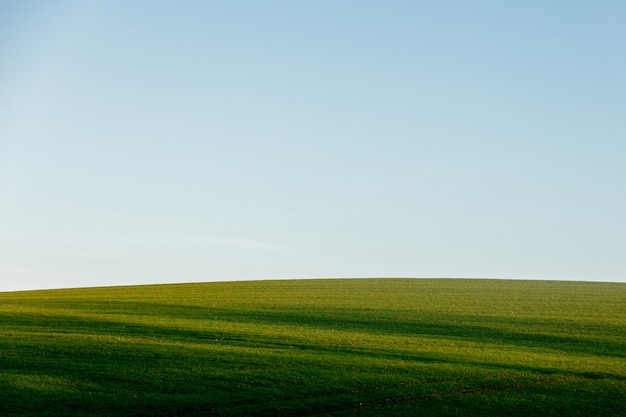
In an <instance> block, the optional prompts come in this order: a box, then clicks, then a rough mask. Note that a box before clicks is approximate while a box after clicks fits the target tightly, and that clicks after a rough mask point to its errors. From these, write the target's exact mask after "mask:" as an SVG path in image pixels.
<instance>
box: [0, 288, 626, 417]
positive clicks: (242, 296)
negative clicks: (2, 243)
mask: <svg viewBox="0 0 626 417" xmlns="http://www.w3.org/2000/svg"><path fill="white" fill-rule="evenodd" d="M153 415H154V416H157V415H163V416H312V415H316V416H353V415H359V416H387V415H390V416H395V417H399V416H421V415H423V416H525V417H527V416H539V415H541V416H559V417H563V416H581V417H589V416H603V417H606V416H626V284H619V283H588V282H553V281H510V280H460V279H335V280H332V279H331V280H321V279H320V280H294V281H244V282H219V283H203V284H180V285H154V286H135V287H109V288H88V289H70V290H51V291H26V292H12V293H0V416H4V417H7V416H116V417H122V416H153Z"/></svg>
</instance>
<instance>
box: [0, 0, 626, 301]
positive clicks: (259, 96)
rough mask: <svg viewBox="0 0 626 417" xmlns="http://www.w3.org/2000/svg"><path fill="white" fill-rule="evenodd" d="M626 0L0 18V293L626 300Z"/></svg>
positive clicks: (135, 10) (324, 4)
mask: <svg viewBox="0 0 626 417" xmlns="http://www.w3.org/2000/svg"><path fill="white" fill-rule="evenodd" d="M625 21H626V2H622V1H610V0H606V1H605V0H601V1H594V2H589V1H569V0H568V1H564V0H563V1H558V0H555V1H550V2H545V1H538V0H537V1H533V0H531V1H507V2H503V1H489V0H485V1H473V2H468V1H452V0H451V1H441V0H437V1H434V0H433V1H399V0H397V1H396V0H392V1H367V0H359V1H356V0H354V1H353V0H340V1H337V0H315V1H313V0H303V1H286V0H285V1H275V0H266V1H239V0H233V1H193V0H188V1H182V2H181V1H156V0H154V1H147V0H137V1H132V2H128V1H121V0H107V1H89V0H84V1H83V0H81V1H78V0H59V1H55V0H50V1H37V0H25V1H18V0H5V1H0V291H13V290H22V289H43V288H66V287H87V286H109V285H131V284H149V283H150V284H152V283H173V282H196V281H224V280H249V279H286V278H317V277H469V278H511V279H553V280H585V281H618V282H626V257H625V256H624V254H625V253H626V217H625V213H626V163H624V161H625V159H626V119H625V118H624V115H625V114H626V54H624V50H626V25H624V22H625Z"/></svg>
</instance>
